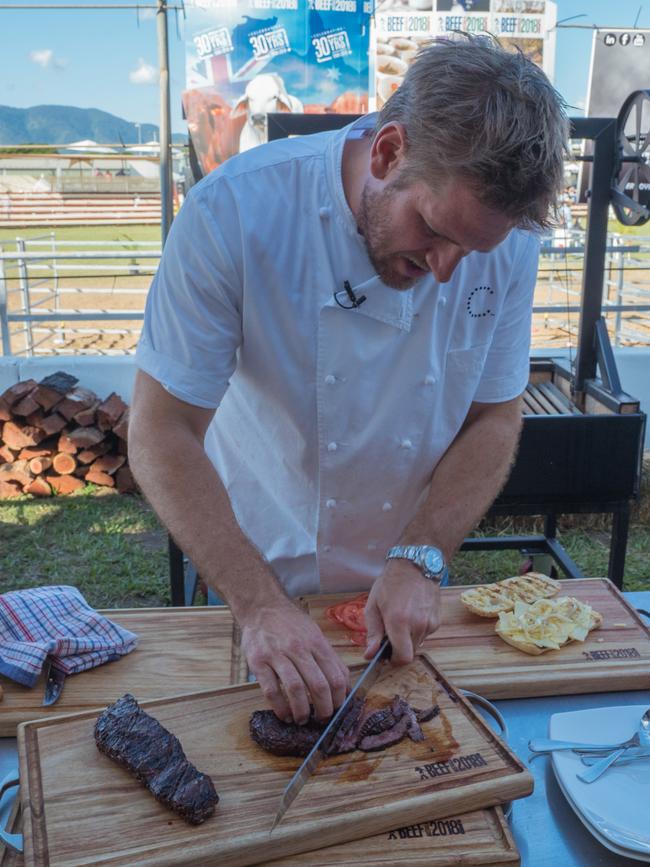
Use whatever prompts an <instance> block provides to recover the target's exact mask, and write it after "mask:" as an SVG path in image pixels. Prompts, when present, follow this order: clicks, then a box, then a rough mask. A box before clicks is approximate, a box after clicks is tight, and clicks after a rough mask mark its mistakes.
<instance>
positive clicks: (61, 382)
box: [39, 370, 79, 395]
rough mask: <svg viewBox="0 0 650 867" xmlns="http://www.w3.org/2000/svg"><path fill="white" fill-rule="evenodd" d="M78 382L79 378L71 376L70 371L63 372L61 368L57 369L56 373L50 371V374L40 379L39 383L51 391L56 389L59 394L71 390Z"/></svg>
mask: <svg viewBox="0 0 650 867" xmlns="http://www.w3.org/2000/svg"><path fill="white" fill-rule="evenodd" d="M78 382H79V380H78V379H77V377H76V376H72V374H70V373H64V372H63V371H62V370H57V372H56V373H52V374H50V376H46V377H45V379H42V380H41V381H40V383H39V385H42V386H44V387H45V388H50V389H52V390H53V391H58V392H59V394H62V395H66V394H67V393H68V392H69V391H72V389H73V388H74V387H75V385H76V384H77V383H78Z"/></svg>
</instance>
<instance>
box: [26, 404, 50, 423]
mask: <svg viewBox="0 0 650 867" xmlns="http://www.w3.org/2000/svg"><path fill="white" fill-rule="evenodd" d="M44 418H45V415H44V414H43V410H42V409H41V408H40V406H39V407H38V409H37V410H36V411H35V412H33V413H31V414H30V415H26V416H25V424H28V425H29V426H30V427H40V426H41V425H42V424H43V419H44Z"/></svg>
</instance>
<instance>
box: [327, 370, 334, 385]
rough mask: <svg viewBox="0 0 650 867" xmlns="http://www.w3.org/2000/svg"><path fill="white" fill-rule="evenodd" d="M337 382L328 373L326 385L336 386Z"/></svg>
mask: <svg viewBox="0 0 650 867" xmlns="http://www.w3.org/2000/svg"><path fill="white" fill-rule="evenodd" d="M335 382H336V377H335V376H332V374H331V373H328V374H327V376H326V377H325V383H326V384H327V385H334V383H335Z"/></svg>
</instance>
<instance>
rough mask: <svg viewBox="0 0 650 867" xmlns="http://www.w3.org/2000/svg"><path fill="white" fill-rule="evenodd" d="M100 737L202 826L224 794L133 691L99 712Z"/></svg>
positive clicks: (102, 747) (157, 793)
mask: <svg viewBox="0 0 650 867" xmlns="http://www.w3.org/2000/svg"><path fill="white" fill-rule="evenodd" d="M95 742H96V744H97V748H98V749H99V751H100V752H102V753H104V754H105V755H107V756H108V757H109V758H111V759H113V761H115V762H117V764H118V765H121V766H122V767H123V768H126V770H127V771H128V772H129V773H130V774H131V775H132V776H134V777H135V778H136V779H137V780H139V782H141V783H143V784H144V785H145V786H146V787H147V789H149V791H150V792H151V794H152V795H153V796H154V797H155V798H156V799H157V800H158V801H160V803H161V804H164V805H165V806H166V807H168V808H169V809H170V810H173V811H174V812H175V813H178V815H179V816H181V817H182V818H183V819H185V821H186V822H189V823H190V824H191V825H200V824H201V822H204V821H205V820H206V819H207V818H208V817H209V816H212V815H213V814H214V811H215V807H216V804H217V802H218V800H219V795H217V793H216V791H215V788H214V784H213V782H212V780H211V779H210V777H209V776H208V775H207V774H202V773H201V772H200V771H197V769H196V768H195V767H194V765H193V764H192V763H191V762H189V761H188V760H187V758H186V757H185V753H184V752H183V748H182V747H181V744H180V741H179V740H178V738H177V737H176V736H175V735H173V734H172V733H171V732H168V731H167V729H166V728H164V727H163V726H162V725H161V724H160V723H159V722H158V720H156V719H154V718H153V717H152V716H149V714H148V713H145V711H143V710H142V708H141V707H140V706H139V705H138V703H137V701H136V700H135V699H134V698H133V696H132V695H129V694H128V693H127V695H124V696H122V698H120V699H118V701H116V702H115V704H112V705H110V706H109V707H107V708H106V710H105V711H104V712H103V713H102V714H100V715H99V717H98V719H97V722H96V723H95Z"/></svg>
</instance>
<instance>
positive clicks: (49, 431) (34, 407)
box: [0, 372, 136, 498]
mask: <svg viewBox="0 0 650 867" xmlns="http://www.w3.org/2000/svg"><path fill="white" fill-rule="evenodd" d="M77 383H78V379H77V378H76V377H74V376H70V374H68V373H62V372H59V373H55V374H53V375H52V376H47V377H45V379H43V380H41V382H36V381H35V380H33V379H27V380H25V381H23V382H18V383H16V384H15V385H12V386H11V387H10V388H8V389H7V390H6V391H5V392H4V393H3V394H2V395H0V498H2V497H16V496H18V495H19V494H33V495H34V496H37V497H49V496H50V495H51V494H52V493H57V494H70V493H72V492H73V491H76V490H78V489H79V488H83V486H84V485H85V484H87V483H88V482H92V483H93V484H95V485H104V486H107V487H110V488H116V489H117V490H118V491H119V492H120V493H128V492H130V491H134V490H135V489H136V485H135V481H134V479H133V476H132V475H131V471H130V470H129V467H128V459H127V446H126V439H127V428H128V424H129V408H128V407H127V405H126V404H125V403H124V401H123V400H122V398H121V397H119V395H117V394H115V392H113V393H112V394H110V395H109V396H108V397H107V398H106V400H101V399H100V398H99V397H97V395H96V394H95V393H94V392H93V391H90V390H89V389H87V388H81V387H79V386H77Z"/></svg>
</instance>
